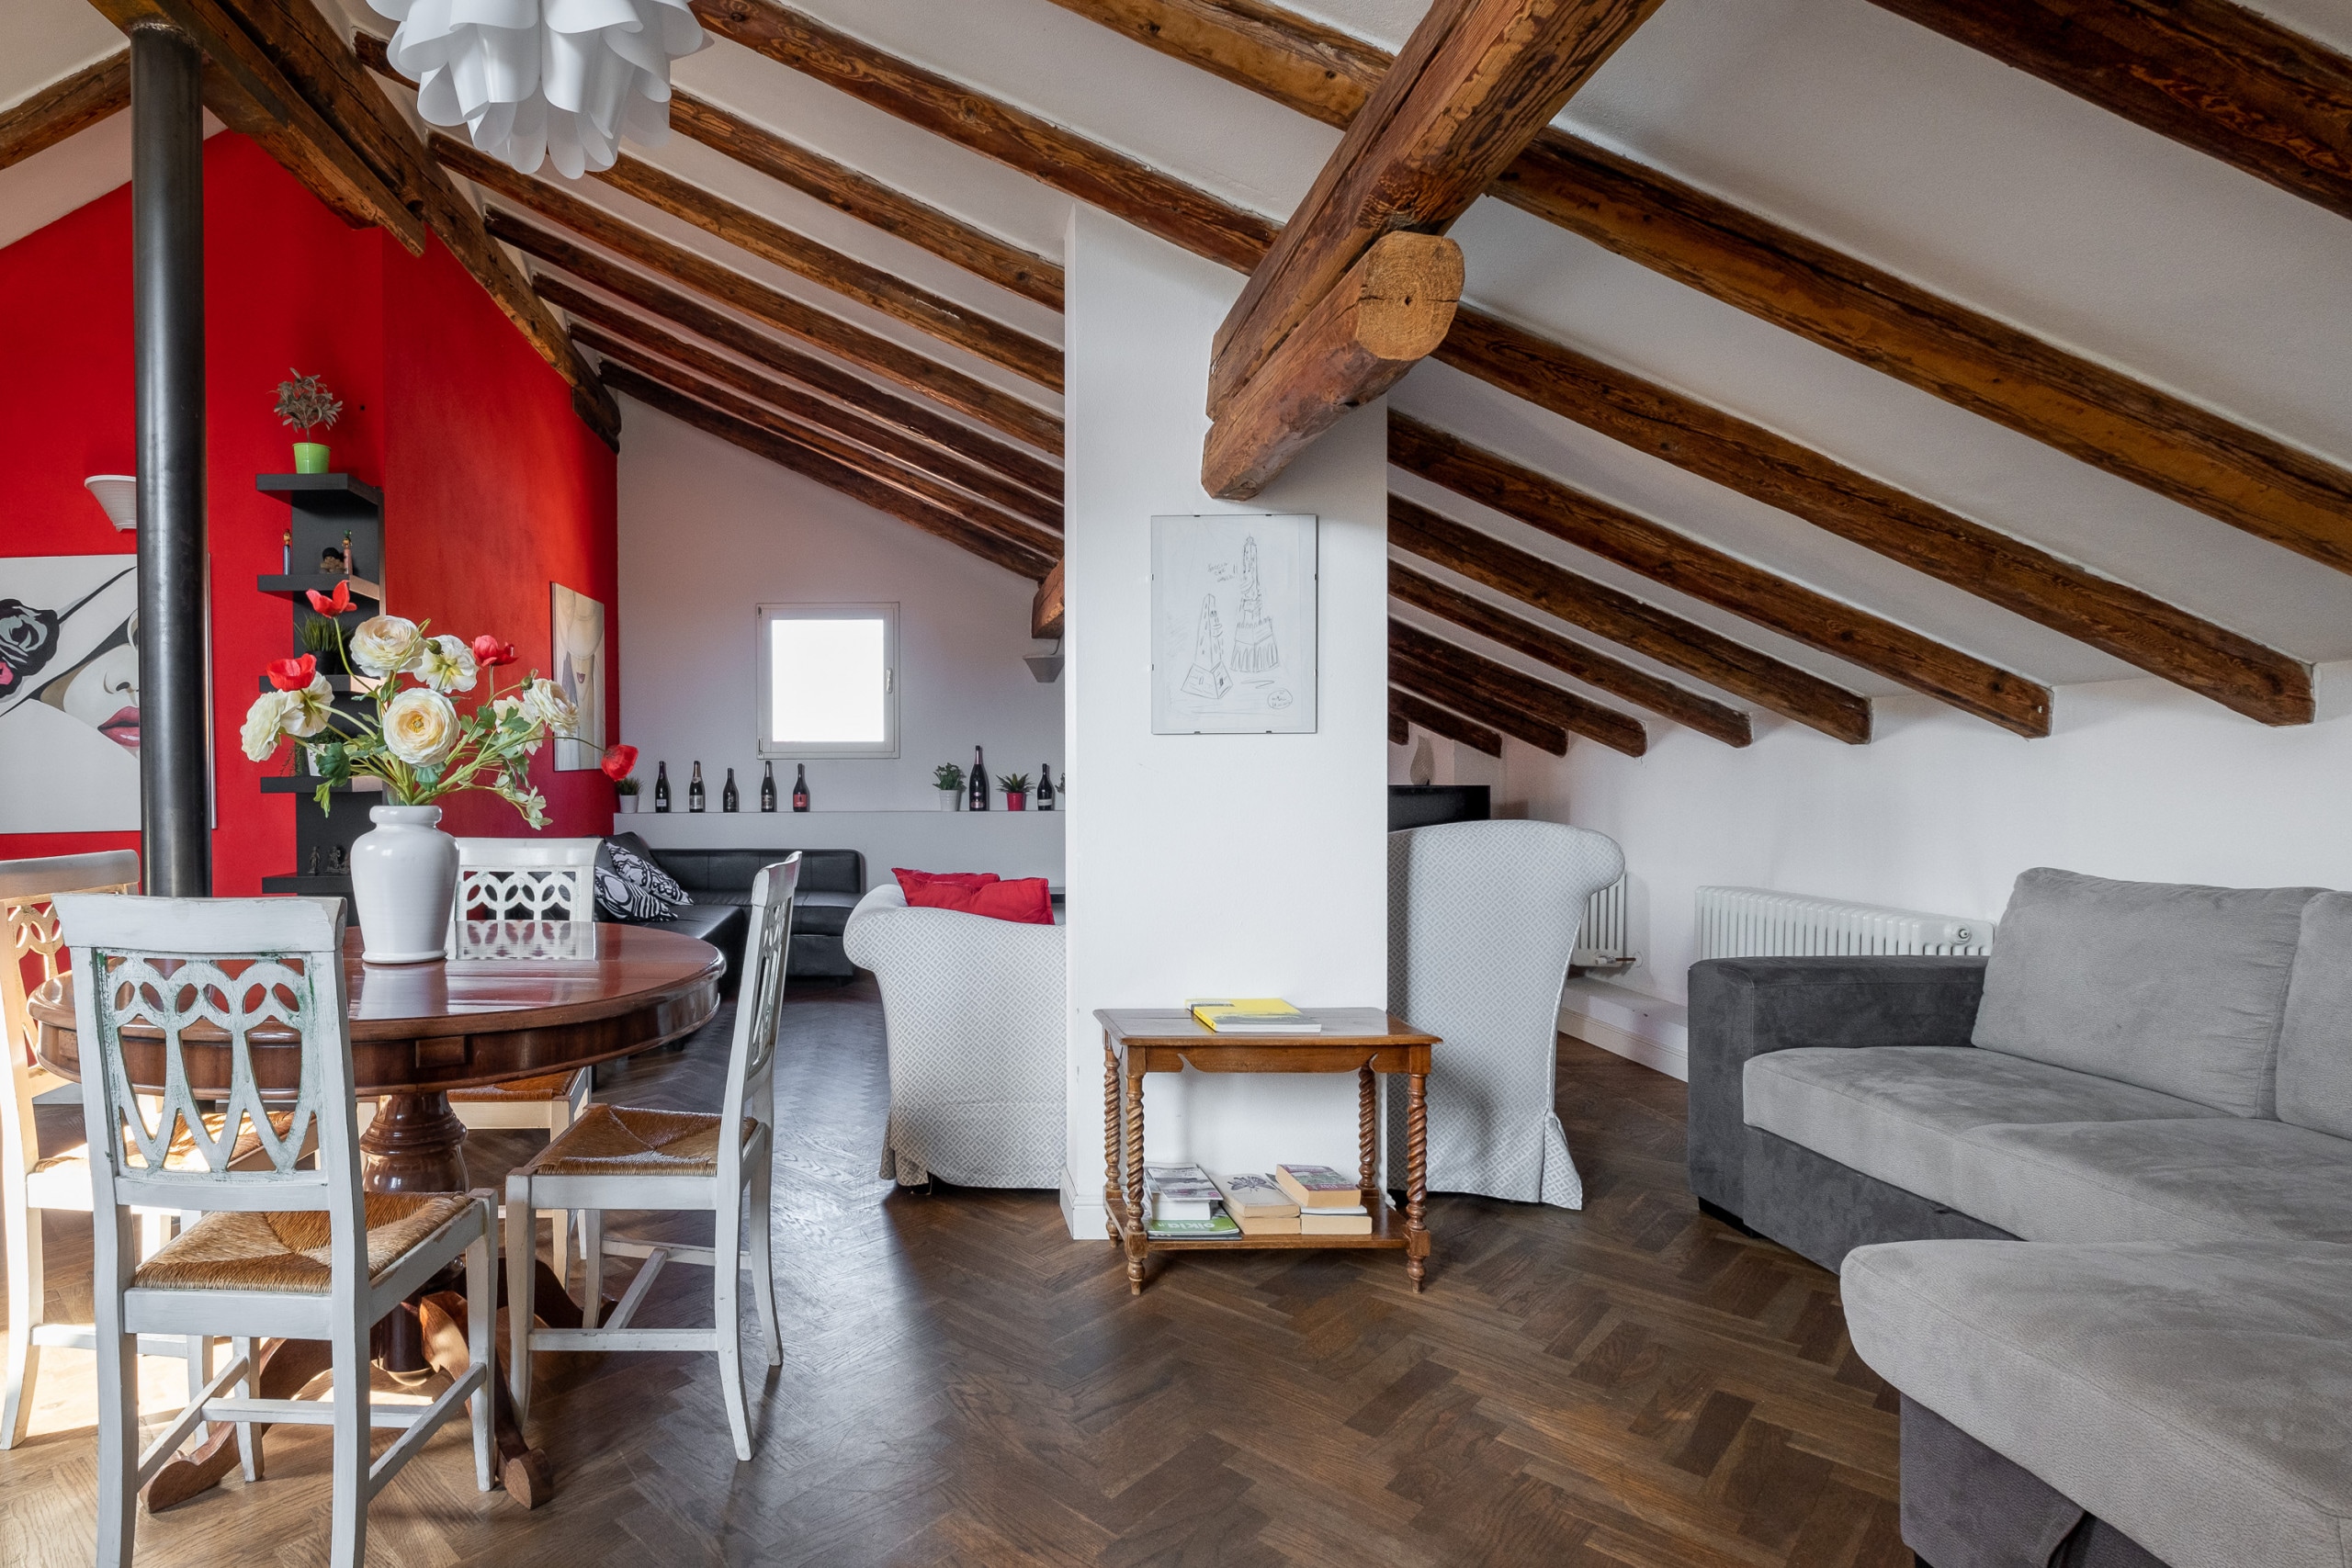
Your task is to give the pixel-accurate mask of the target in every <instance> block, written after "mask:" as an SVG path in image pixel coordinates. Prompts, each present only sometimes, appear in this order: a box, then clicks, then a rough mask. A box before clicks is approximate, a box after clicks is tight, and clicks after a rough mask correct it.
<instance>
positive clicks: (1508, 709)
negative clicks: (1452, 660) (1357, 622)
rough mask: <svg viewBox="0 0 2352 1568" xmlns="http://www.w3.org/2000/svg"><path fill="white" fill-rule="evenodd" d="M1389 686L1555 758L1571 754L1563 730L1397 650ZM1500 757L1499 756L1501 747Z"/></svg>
mask: <svg viewBox="0 0 2352 1568" xmlns="http://www.w3.org/2000/svg"><path fill="white" fill-rule="evenodd" d="M1388 683H1389V685H1391V686H1392V687H1402V688H1404V689H1405V690H1406V691H1408V692H1410V693H1412V694H1414V695H1415V696H1418V697H1419V698H1420V699H1421V700H1422V701H1423V702H1427V703H1434V704H1439V705H1443V706H1445V707H1449V708H1452V709H1453V711H1454V712H1456V713H1460V714H1466V715H1468V716H1470V717H1471V718H1472V719H1475V720H1476V722H1478V723H1479V724H1481V725H1484V726H1485V727H1486V728H1488V729H1496V730H1500V731H1501V732H1502V733H1503V734H1505V735H1508V736H1510V738H1511V739H1514V740H1523V741H1525V742H1526V743H1527V744H1528V745H1530V746H1532V747H1534V748H1535V749H1536V750H1539V751H1549V752H1550V753H1552V755H1554V756H1555V757H1565V756H1566V755H1567V754H1568V732H1567V730H1566V728H1562V727H1561V726H1559V725H1556V724H1551V723H1547V722H1545V721H1544V720H1543V719H1540V718H1537V717H1535V716H1533V715H1532V714H1530V713H1528V712H1527V711H1526V710H1525V709H1524V708H1520V707H1514V706H1513V705H1511V704H1510V703H1509V702H1508V701H1506V700H1504V699H1503V698H1501V697H1499V696H1497V695H1496V694H1494V693H1492V692H1490V691H1484V690H1481V689H1480V688H1479V687H1478V686H1476V684H1474V683H1473V682H1468V681H1464V680H1461V679H1460V678H1458V677H1456V676H1453V675H1451V674H1448V673H1447V672H1446V671H1442V670H1432V669H1430V668H1429V667H1428V666H1426V665H1422V664H1416V663H1413V662H1411V661H1410V660H1405V659H1400V658H1398V657H1397V654H1396V653H1395V651H1394V650H1392V651H1391V652H1390V653H1389V656H1388ZM1431 728H1435V727H1434V726H1432V727H1431ZM1497 754H1498V755H1500V748H1499V747H1498V748H1497Z"/></svg>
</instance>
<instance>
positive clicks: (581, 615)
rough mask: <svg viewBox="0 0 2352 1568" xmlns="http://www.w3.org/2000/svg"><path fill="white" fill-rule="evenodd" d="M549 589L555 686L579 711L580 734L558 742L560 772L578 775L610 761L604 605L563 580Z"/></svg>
mask: <svg viewBox="0 0 2352 1568" xmlns="http://www.w3.org/2000/svg"><path fill="white" fill-rule="evenodd" d="M548 589H549V591H550V592H551V593H552V595H553V600H552V603H551V604H550V605H549V614H548V620H549V623H550V632H551V635H550V637H548V643H549V645H550V646H549V650H548V651H549V654H550V656H551V657H552V658H553V659H554V660H555V675H554V680H555V683H556V684H557V685H559V686H560V687H562V688H563V694H564V695H565V696H567V697H570V698H571V704H572V705H573V706H574V707H576V708H578V709H579V710H580V733H579V735H578V736H577V737H573V738H566V737H562V736H559V737H557V738H556V742H555V771H556V772H557V773H581V772H582V771H584V770H586V769H589V768H593V767H595V766H596V765H597V764H598V763H600V762H602V761H604V758H605V607H604V605H602V604H598V603H597V602H596V601H595V600H594V599H591V598H589V597H588V595H586V594H585V593H582V592H578V591H577V590H574V589H570V588H566V587H565V586H564V585H563V584H562V583H560V582H551V583H549V584H548Z"/></svg>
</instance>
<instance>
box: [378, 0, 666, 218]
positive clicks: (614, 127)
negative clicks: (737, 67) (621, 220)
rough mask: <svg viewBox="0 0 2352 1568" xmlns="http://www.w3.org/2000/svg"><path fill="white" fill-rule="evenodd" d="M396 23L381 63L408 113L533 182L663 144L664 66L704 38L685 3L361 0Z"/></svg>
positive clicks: (606, 165) (648, 0)
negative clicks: (405, 98)
mask: <svg viewBox="0 0 2352 1568" xmlns="http://www.w3.org/2000/svg"><path fill="white" fill-rule="evenodd" d="M368 4H369V5H371V6H374V7H375V9H376V10H377V11H378V12H379V13H381V14H382V15H383V16H386V17H390V18H391V19H392V20H394V21H397V22H398V23H400V28H399V29H398V30H397V31H395V32H394V33H393V34H392V41H391V44H390V48H389V49H388V51H387V53H388V54H389V55H390V60H391V66H392V69H393V70H395V71H398V72H400V73H401V74H403V75H405V76H407V77H408V78H410V79H411V80H412V81H413V82H415V83H416V84H417V91H416V107H417V112H418V113H420V114H422V115H423V116H424V118H426V119H427V120H429V121H431V122H432V123H433V124H435V125H458V124H460V123H462V124H463V125H464V126H465V127H466V130H467V131H468V133H469V134H470V135H471V136H472V138H473V143H474V145H475V147H477V148H479V149H480V150H481V151H482V152H486V153H488V154H490V155H491V156H492V157H493V158H496V159H498V160H499V161H500V162H502V163H505V164H512V165H513V166H514V167H515V168H517V169H519V170H521V171H522V172H523V173H525V174H526V175H528V174H536V173H537V172H538V167H539V165H540V164H542V163H543V162H546V161H547V160H548V159H553V160H554V162H555V166H556V168H557V169H558V170H559V171H560V173H562V174H563V175H565V176H566V177H568V178H573V179H576V178H578V177H579V176H580V175H582V174H584V173H588V172H591V171H594V170H600V169H609V168H611V167H612V166H613V163H614V161H615V160H616V158H617V157H618V156H619V155H620V139H621V137H622V136H624V135H627V136H628V138H629V139H630V140H631V141H636V142H637V143H638V144H639V145H640V146H645V147H655V146H659V145H660V144H661V143H662V141H665V140H666V139H667V138H668V136H669V134H670V62H672V61H673V60H676V59H679V58H681V57H682V56H684V55H689V54H692V53H694V52H695V51H697V50H699V49H701V48H703V47H704V46H705V45H707V43H708V42H709V41H710V40H709V39H707V37H705V36H704V33H703V30H702V25H701V24H700V23H699V22H697V21H695V16H694V12H693V11H692V10H690V9H689V8H688V6H687V4H686V0H368Z"/></svg>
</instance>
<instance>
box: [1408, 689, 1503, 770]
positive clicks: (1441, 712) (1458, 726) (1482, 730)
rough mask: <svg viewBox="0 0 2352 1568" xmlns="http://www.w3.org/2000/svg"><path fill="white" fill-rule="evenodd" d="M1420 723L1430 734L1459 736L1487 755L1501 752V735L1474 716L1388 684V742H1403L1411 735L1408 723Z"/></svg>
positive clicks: (1469, 745)
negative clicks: (1449, 710)
mask: <svg viewBox="0 0 2352 1568" xmlns="http://www.w3.org/2000/svg"><path fill="white" fill-rule="evenodd" d="M1416 724H1418V725H1419V726H1420V727H1421V728H1423V729H1426V730H1428V731H1429V732H1430V734H1432V735H1442V736H1443V737H1444V738H1445V739H1448V740H1459V741H1460V742H1462V744H1463V745H1464V746H1467V747H1469V748H1470V749H1471V750H1474V751H1484V752H1485V753H1486V754H1487V756H1489V757H1499V756H1501V755H1502V754H1503V738H1502V737H1501V736H1500V735H1498V734H1497V733H1496V732H1495V731H1494V730H1491V729H1489V728H1487V727H1486V726H1485V725H1483V724H1480V723H1478V722H1477V721H1476V719H1468V718H1464V717H1463V716H1461V715H1460V714H1458V713H1449V712H1447V711H1446V710H1445V709H1443V708H1442V707H1440V706H1438V705H1436V704H1435V703H1433V702H1430V700H1429V699H1428V698H1426V697H1419V696H1416V695H1414V694H1412V693H1410V692H1408V691H1406V690H1404V689H1403V688H1402V687H1399V686H1391V687H1389V688H1388V743H1389V744H1390V745H1391V746H1402V745H1404V744H1405V743H1406V742H1407V741H1408V740H1410V739H1412V738H1413V737H1412V732H1411V730H1410V729H1409V728H1408V726H1411V725H1416Z"/></svg>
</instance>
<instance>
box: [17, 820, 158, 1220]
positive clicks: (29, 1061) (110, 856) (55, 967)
mask: <svg viewBox="0 0 2352 1568" xmlns="http://www.w3.org/2000/svg"><path fill="white" fill-rule="evenodd" d="M137 886H139V856H138V854H137V853H136V852H132V851H130V850H106V851H101V852H98V853H96V854H86V855H51V856H49V857H47V858H46V859H42V860H0V1055H6V1057H7V1060H8V1069H7V1070H8V1081H7V1084H6V1094H5V1096H0V1160H5V1161H6V1166H7V1168H8V1169H9V1170H11V1171H13V1172H19V1173H21V1172H25V1171H29V1170H30V1169H32V1168H33V1166H34V1165H35V1163H37V1162H38V1161H39V1159H40V1145H39V1141H38V1140H37V1139H36V1138H35V1137H34V1135H33V1122H32V1114H33V1096H34V1095H36V1094H38V1093H40V1091H41V1090H42V1089H46V1088H48V1087H50V1086H51V1084H53V1083H54V1082H55V1081H56V1080H55V1079H53V1078H51V1077H50V1076H49V1075H48V1074H47V1073H44V1072H42V1071H40V1069H39V1068H38V1067H36V1066H33V1047H34V1045H35V1044H36V1043H39V1037H40V1025H39V1024H38V1023H36V1022H34V1021H33V1017H32V1013H31V1011H30V1010H29V1009H28V1007H27V1005H26V1004H27V1002H28V999H29V996H30V992H31V991H32V990H36V989H39V988H40V987H44V986H47V985H48V984H49V983H50V982H51V981H53V980H55V979H56V978H57V977H58V976H60V975H61V974H62V973H63V971H64V967H65V961H64V953H65V942H64V939H63V938H62V936H61V935H60V934H59V933H58V929H57V912H56V910H55V909H53V908H51V905H50V900H51V898H53V897H56V896H57V895H58V894H60V893H128V892H130V891H131V890H133V889H134V888H136V887H137ZM28 970H29V971H31V974H30V976H28V973H27V972H28Z"/></svg>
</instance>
